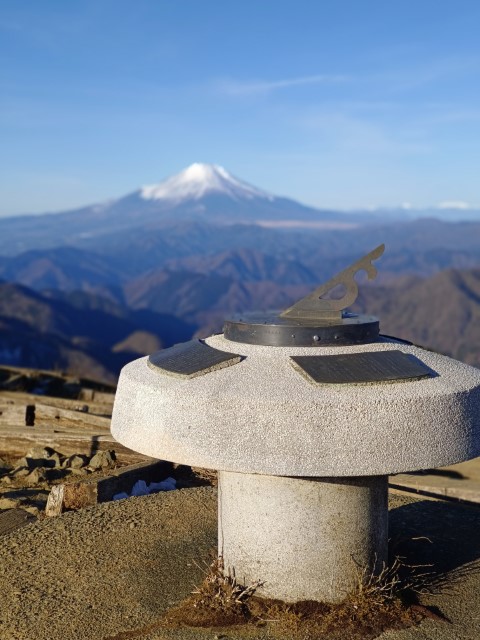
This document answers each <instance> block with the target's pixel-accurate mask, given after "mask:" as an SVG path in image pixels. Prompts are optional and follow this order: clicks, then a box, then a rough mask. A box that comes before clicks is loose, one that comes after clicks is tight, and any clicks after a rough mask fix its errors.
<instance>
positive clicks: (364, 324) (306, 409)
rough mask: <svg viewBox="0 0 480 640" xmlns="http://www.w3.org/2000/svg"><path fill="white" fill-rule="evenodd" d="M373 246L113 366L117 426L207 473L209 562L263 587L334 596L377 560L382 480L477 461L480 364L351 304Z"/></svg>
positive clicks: (382, 558) (267, 592) (381, 553)
mask: <svg viewBox="0 0 480 640" xmlns="http://www.w3.org/2000/svg"><path fill="white" fill-rule="evenodd" d="M383 251H384V246H383V245H380V246H378V247H377V248H376V249H374V250H373V251H371V252H370V253H368V254H367V255H366V256H364V257H363V258H361V259H360V260H358V261H357V262H355V263H354V264H352V265H351V266H349V267H347V268H346V269H344V270H343V271H342V272H341V273H339V274H338V275H336V276H334V277H333V278H331V279H330V280H328V282H326V283H325V284H323V285H321V286H320V287H318V288H317V289H315V291H313V293H311V294H310V295H308V296H306V297H304V298H303V299H301V300H299V301H298V302H296V303H295V304H294V305H292V306H291V307H290V308H288V309H286V310H285V311H283V312H282V311H280V312H271V313H263V314H262V313H256V314H245V315H241V316H237V317H235V318H233V319H230V320H227V321H226V323H225V331H224V334H216V335H212V336H209V337H207V338H205V339H201V340H200V339H194V340H190V341H189V342H186V343H184V344H181V345H175V346H174V347H171V348H169V349H164V350H163V351H160V352H158V353H154V354H152V355H151V356H150V357H149V358H140V359H138V360H136V361H134V362H131V363H129V364H128V365H127V366H126V367H124V369H123V370H122V373H121V376H120V380H119V384H118V388H117V394H116V398H115V406H114V409H113V416H112V433H113V435H114V436H115V438H117V440H119V441H120V442H121V443H122V444H123V445H125V446H127V447H129V448H130V449H133V450H135V451H139V452H140V453H143V454H145V455H148V456H151V457H155V458H158V459H161V460H171V461H172V462H175V463H177V464H185V465H189V466H196V467H203V468H207V469H215V470H217V471H218V514H219V515H218V553H219V556H220V557H221V558H222V563H223V566H224V567H225V571H226V572H227V573H229V572H230V575H237V576H241V578H242V581H244V583H245V584H252V583H254V582H257V583H260V584H261V586H259V588H258V590H257V594H258V595H260V596H264V597H268V598H275V599H281V600H285V601H286V602H296V601H299V600H300V601H301V600H319V601H325V602H341V601H342V600H343V599H344V598H345V596H346V595H348V594H349V593H353V592H354V591H355V590H356V589H357V588H358V580H359V578H358V576H359V569H360V570H361V571H363V572H364V573H363V575H366V576H371V575H375V574H376V573H377V572H382V571H384V569H385V566H387V565H386V563H387V559H388V508H387V504H388V500H387V497H388V485H387V483H388V478H387V476H388V475H390V474H395V473H405V472H409V471H415V470H418V469H432V468H436V467H441V466H445V465H447V464H453V463H455V462H459V461H461V460H465V459H467V458H472V457H474V456H478V455H480V371H479V370H478V369H475V368H474V367H469V366H467V365H465V364H463V363H460V362H456V361H455V360H452V359H451V358H447V357H445V356H441V355H439V354H435V353H432V352H430V351H426V350H425V349H421V348H420V347H416V346H415V345H412V344H410V343H407V342H405V341H404V340H399V339H396V338H391V337H389V338H387V337H386V336H381V335H380V334H379V321H378V319H377V318H374V317H372V316H368V315H361V314H354V313H352V312H349V311H348V307H349V306H350V305H351V304H353V303H354V302H355V299H356V298H357V295H358V286H357V283H356V282H355V276H356V274H357V273H358V272H359V271H365V272H366V273H367V275H368V277H369V278H370V279H372V278H374V277H375V275H376V268H375V267H374V265H373V262H374V261H375V260H377V259H378V258H379V257H380V256H381V255H382V254H383ZM339 286H340V287H341V288H342V291H343V293H342V295H341V296H340V297H337V298H333V297H331V295H330V297H329V294H332V293H333V294H334V293H335V291H334V290H335V289H337V288H339Z"/></svg>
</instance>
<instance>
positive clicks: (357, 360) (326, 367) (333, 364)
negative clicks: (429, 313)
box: [291, 350, 435, 384]
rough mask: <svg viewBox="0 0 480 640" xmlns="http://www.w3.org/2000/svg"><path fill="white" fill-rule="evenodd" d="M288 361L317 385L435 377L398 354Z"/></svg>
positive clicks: (411, 358)
mask: <svg viewBox="0 0 480 640" xmlns="http://www.w3.org/2000/svg"><path fill="white" fill-rule="evenodd" d="M291 360H292V361H293V365H294V367H295V368H296V369H298V370H299V371H300V373H302V374H304V375H306V376H307V377H308V378H309V379H310V380H311V381H312V382H317V383H320V384H328V383H330V384H358V383H362V382H363V383H367V382H387V381H392V380H405V379H409V378H412V379H414V378H417V379H418V378H425V377H428V376H434V375H435V372H434V371H432V370H431V369H430V368H429V367H427V366H426V365H425V364H424V363H423V362H422V361H421V360H419V359H418V358H416V357H415V356H412V355H410V354H408V353H403V351H398V350H395V351H370V352H365V353H348V354H347V353H345V354H338V355H333V356H291Z"/></svg>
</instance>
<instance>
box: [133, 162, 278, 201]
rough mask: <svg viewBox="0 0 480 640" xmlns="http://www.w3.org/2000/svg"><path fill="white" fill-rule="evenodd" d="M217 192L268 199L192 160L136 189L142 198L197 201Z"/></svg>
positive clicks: (222, 171) (219, 170)
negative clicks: (182, 167) (183, 166)
mask: <svg viewBox="0 0 480 640" xmlns="http://www.w3.org/2000/svg"><path fill="white" fill-rule="evenodd" d="M213 193H218V194H222V195H225V196H228V197H230V198H233V199H234V200H238V199H244V200H245V199H246V200H251V199H253V198H264V199H267V200H270V201H272V200H273V199H274V198H273V196H271V195H270V194H268V193H266V192H265V191H262V190H260V189H257V188H256V187H253V186H252V185H250V184H248V183H247V182H243V181H242V180H239V179H238V178H235V177H234V176H232V175H231V174H230V173H228V171H226V170H225V169H224V168H223V167H220V166H218V165H216V164H203V163H200V162H195V163H194V164H191V165H190V166H189V167H187V168H186V169H184V170H183V171H181V172H180V173H178V174H177V175H175V176H172V177H171V178H168V179H167V180H164V181H163V182H161V183H160V184H154V185H150V186H145V187H143V188H142V189H141V190H140V197H141V198H143V199H144V200H169V201H170V202H172V203H179V202H182V201H184V200H189V199H192V200H200V199H201V198H203V197H204V196H206V195H208V194H213Z"/></svg>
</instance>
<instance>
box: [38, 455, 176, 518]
mask: <svg viewBox="0 0 480 640" xmlns="http://www.w3.org/2000/svg"><path fill="white" fill-rule="evenodd" d="M172 472H173V465H172V463H171V462H165V461H163V460H156V461H154V462H142V463H139V464H134V465H129V466H128V467H122V468H121V469H116V470H115V471H113V472H112V473H111V474H110V475H109V476H107V477H105V478H90V479H84V480H80V481H78V482H65V483H63V484H61V485H56V486H55V487H53V488H52V490H51V491H50V494H49V496H48V500H47V506H46V509H45V514H46V515H47V516H56V515H60V513H62V511H64V510H76V509H82V508H84V507H90V506H92V505H95V504H97V503H99V502H108V501H109V500H111V499H112V498H113V496H114V495H116V494H117V493H122V492H126V493H130V492H131V490H132V487H133V485H134V484H135V482H137V480H145V482H147V483H149V482H159V481H161V480H164V479H165V478H167V477H168V475H170V474H171V473H172Z"/></svg>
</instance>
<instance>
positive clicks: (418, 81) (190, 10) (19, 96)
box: [0, 0, 480, 215]
mask: <svg viewBox="0 0 480 640" xmlns="http://www.w3.org/2000/svg"><path fill="white" fill-rule="evenodd" d="M479 33H480V2H478V1H477V0H456V1H455V2H454V1H453V0H448V1H447V0H435V1H433V0H432V1H430V0H415V1H413V0H402V1H401V2H400V1H398V2H392V1H390V2H389V1H387V0H382V1H374V0H343V1H342V0H336V1H335V0H332V1H323V0H316V1H313V0H312V1H307V0H296V1H293V0H292V1H285V0H263V1H262V0H241V1H240V0H235V1H233V0H202V1H200V0H168V1H167V0H135V1H134V2H133V1H131V0H129V1H126V0H92V1H90V0H80V1H77V2H74V1H72V2H70V1H66V0H42V1H41V2H39V1H38V0H22V1H21V2H18V0H2V2H1V3H0V215H7V214H16V213H23V212H25V213H26V212H43V211H49V210H50V211H55V210H60V209H67V208H71V207H75V206H79V205H83V204H89V203H93V202H98V201H102V200H105V199H108V198H111V197H118V196H121V195H124V194H126V193H128V192H131V191H133V190H135V189H136V188H138V187H139V186H141V185H143V184H151V183H155V182H159V181H161V180H162V179H164V178H165V177H167V176H169V175H172V174H174V173H176V172H178V171H180V170H181V169H183V168H184V167H186V166H187V165H189V164H191V163H192V162H212V163H216V164H220V165H222V166H224V167H225V168H226V169H227V170H229V171H230V172H231V173H233V174H234V175H236V176H238V177H240V178H242V179H244V180H246V181H248V182H251V183H253V184H255V185H256V186H259V187H261V188H263V189H266V190H269V191H271V192H273V193H275V194H280V195H287V196H290V197H293V198H296V199H299V200H301V201H303V202H306V203H308V204H312V205H315V206H319V207H339V208H355V207H365V206H375V205H389V206H393V205H397V204H400V203H403V202H410V203H412V204H413V205H416V206H428V205H431V204H436V203H439V202H443V201H465V202H468V203H470V204H472V205H476V206H478V205H480V37H479Z"/></svg>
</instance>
